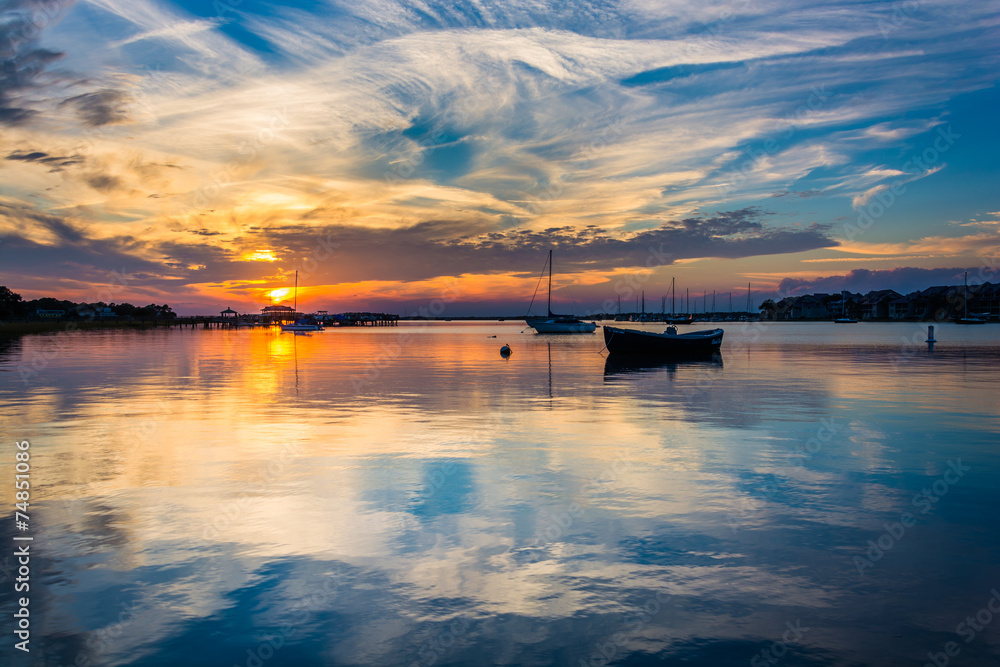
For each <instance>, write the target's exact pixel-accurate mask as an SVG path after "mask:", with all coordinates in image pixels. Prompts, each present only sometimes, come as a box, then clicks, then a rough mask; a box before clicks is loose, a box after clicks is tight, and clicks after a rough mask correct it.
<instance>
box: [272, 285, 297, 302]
mask: <svg viewBox="0 0 1000 667" xmlns="http://www.w3.org/2000/svg"><path fill="white" fill-rule="evenodd" d="M291 291H292V290H290V289H288V288H287V287H279V288H278V289H273V290H271V291H270V292H268V293H267V295H268V296H269V297H270V298H271V301H273V302H274V303H278V302H280V301H284V300H285V299H286V298H287V297H288V295H289V294H290V293H291Z"/></svg>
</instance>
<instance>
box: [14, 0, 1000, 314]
mask: <svg viewBox="0 0 1000 667" xmlns="http://www.w3.org/2000/svg"><path fill="white" fill-rule="evenodd" d="M0 7H2V18H0V52H2V57H3V60H4V68H3V70H2V72H0V137H2V145H0V148H2V153H0V157H2V158H3V159H0V284H3V285H7V286H8V287H10V288H11V289H13V290H14V291H15V292H19V293H20V294H22V295H23V296H24V297H25V298H35V297H39V296H57V297H60V298H67V299H72V300H74V301H97V300H98V299H101V300H104V301H115V302H120V301H131V302H133V303H141V304H146V303H150V302H155V303H169V304H171V305H172V306H173V307H174V309H175V310H177V311H178V312H180V313H184V314H195V313H211V312H217V311H219V310H222V309H223V308H226V307H229V306H231V307H233V308H235V309H237V310H240V311H241V312H253V311H256V310H258V309H259V308H260V307H261V306H264V305H268V304H270V303H272V302H275V301H277V300H279V298H280V297H281V296H283V295H285V296H288V297H290V294H288V293H285V292H278V293H277V295H274V296H272V291H273V290H284V289H286V288H289V287H291V285H292V281H293V279H294V272H295V270H296V269H298V271H299V282H300V289H299V295H298V297H299V305H300V306H301V307H302V308H303V309H306V310H316V309H324V310H329V311H331V312H338V311H345V310H355V309H366V310H383V311H390V312H398V313H400V314H404V315H405V314H409V313H411V312H413V311H416V310H417V309H419V308H420V307H426V306H428V305H429V304H430V303H433V300H435V299H442V300H443V301H444V302H446V303H447V306H446V312H447V313H448V314H455V315H461V314H487V313H496V314H511V315H516V314H523V313H524V311H525V309H526V307H527V302H528V300H529V299H530V298H531V295H532V292H533V290H534V289H535V285H536V282H537V281H538V276H539V272H540V271H541V269H542V266H543V264H544V262H545V257H546V253H547V250H548V249H549V248H554V249H555V265H556V266H555V268H556V287H557V289H556V291H555V294H554V300H555V301H556V304H557V307H556V308H555V309H557V310H560V311H567V312H577V313H585V312H594V311H597V310H602V309H604V307H605V306H606V305H607V304H608V303H611V302H613V301H616V300H617V297H618V296H621V297H622V300H623V301H625V302H628V301H630V300H631V301H632V302H633V305H634V299H635V296H636V294H637V291H638V290H642V289H644V290H645V292H646V303H647V308H648V309H653V308H655V309H658V308H659V299H660V296H661V295H664V294H669V286H670V280H671V277H676V280H677V286H678V289H679V290H684V289H690V290H691V291H692V293H693V294H695V293H696V294H699V295H700V294H702V292H703V291H705V290H707V291H708V292H709V293H711V291H712V290H717V291H718V292H719V293H721V294H725V293H727V292H730V291H734V290H735V291H737V293H738V294H739V295H740V296H738V297H735V298H734V300H735V301H737V303H739V304H742V303H745V300H746V293H745V291H746V285H747V283H748V282H752V283H753V285H754V290H755V295H754V299H755V303H758V304H759V303H760V300H761V299H762V298H765V297H766V296H771V295H775V294H779V292H780V294H786V293H803V292H812V291H824V292H836V291H839V290H840V289H850V290H854V291H867V290H868V289H873V288H881V287H891V288H893V289H896V290H897V291H900V292H904V293H905V292H908V291H912V290H914V289H920V288H923V287H927V286H930V285H934V284H949V283H950V284H957V283H960V282H961V280H962V272H963V271H966V270H968V271H970V281H972V280H980V281H981V280H992V281H993V282H997V281H998V280H1000V256H998V252H1000V160H998V159H997V154H998V149H1000V130H998V128H997V124H998V123H997V109H998V108H1000V88H998V86H997V73H998V72H1000V47H998V46H997V45H998V44H1000V28H998V26H1000V5H998V4H997V3H992V2H986V3H983V2H954V1H949V2H943V1H940V0H913V1H909V2H898V3H889V2H860V1H858V2H849V1H843V2H809V1H808V0H806V1H802V0H797V1H795V2H792V1H791V0H761V1H755V2H749V1H748V0H737V1H734V2H676V1H674V0H617V1H615V0H604V1H598V0H586V1H580V2H542V1H540V0H507V1H503V2H501V1H499V0H468V1H466V2H458V1H455V2H436V1H434V0H424V1H421V0H371V1H366V2H340V1H335V0H330V1H327V2H324V1H322V0H307V1H305V2H291V3H281V4H272V3H266V2H256V1H254V0H216V1H215V2H208V1H207V0H197V1H195V0H185V1H183V2H176V3H173V2H157V1H150V0H90V1H86V2H83V1H81V2H56V1H53V2H32V1H27V0H5V1H4V2H3V4H2V5H0ZM647 267H651V270H649V271H647ZM710 298H711V297H710ZM722 298H723V297H720V299H722ZM651 302H653V303H652V305H651ZM719 306H720V308H722V307H723V306H725V307H728V302H724V301H720V303H719ZM668 308H669V306H668ZM536 311H537V306H536Z"/></svg>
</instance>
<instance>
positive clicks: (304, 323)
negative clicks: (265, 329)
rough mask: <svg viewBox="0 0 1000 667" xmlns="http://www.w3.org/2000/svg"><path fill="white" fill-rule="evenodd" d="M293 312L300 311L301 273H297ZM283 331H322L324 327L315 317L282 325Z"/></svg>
mask: <svg viewBox="0 0 1000 667" xmlns="http://www.w3.org/2000/svg"><path fill="white" fill-rule="evenodd" d="M292 303H293V304H294V305H293V306H292V310H293V312H298V310H299V272H298V271H296V272H295V297H294V301H293V302H292ZM279 326H280V327H281V330H282V331H322V330H323V325H322V324H321V323H320V322H317V321H316V319H315V318H314V317H303V318H300V319H298V320H295V321H294V322H292V323H291V324H281V325H279Z"/></svg>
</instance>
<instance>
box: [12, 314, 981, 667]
mask: <svg viewBox="0 0 1000 667" xmlns="http://www.w3.org/2000/svg"><path fill="white" fill-rule="evenodd" d="M522 326H523V324H522V323H520V322H504V323H477V324H465V323H459V322H453V323H437V324H429V325H421V324H405V325H401V326H400V327H398V328H384V329H374V330H373V329H368V330H343V331H339V330H332V331H327V332H325V333H322V334H315V335H310V336H302V335H291V334H280V333H276V332H271V331H260V330H258V331H203V330H194V331H192V330H186V331H154V332H118V331H107V332H86V333H71V334H60V335H56V336H34V337H25V338H22V339H19V340H17V341H14V342H11V341H7V342H3V343H0V345H2V346H0V416H2V423H3V431H4V443H3V449H2V457H0V468H2V470H3V473H2V474H0V480H6V481H3V482H2V483H3V484H12V482H11V481H10V480H11V479H12V478H13V469H14V448H13V446H12V444H13V441H14V440H15V439H16V440H23V439H26V440H29V441H30V442H31V449H30V452H31V466H32V469H31V475H32V477H31V479H32V489H31V493H32V498H31V500H32V504H31V508H30V509H31V511H30V516H31V528H30V533H29V534H31V535H33V536H34V537H35V540H34V542H33V545H32V550H33V558H32V561H31V567H32V571H31V591H30V595H31V603H30V610H31V622H32V625H31V631H32V634H31V644H30V646H31V649H32V650H31V653H30V654H23V653H21V652H20V651H15V650H14V649H13V643H14V642H15V641H17V639H16V638H15V637H14V635H13V634H12V632H11V630H12V629H13V625H12V623H11V620H10V619H11V613H12V611H13V610H14V606H13V600H12V595H11V592H10V591H11V587H12V579H13V577H14V576H15V572H14V571H13V570H12V569H11V563H12V561H13V558H12V557H11V556H10V554H12V553H13V548H12V547H10V546H5V547H3V551H2V552H0V562H2V563H3V565H4V569H3V571H2V572H0V582H2V583H0V586H2V590H3V596H2V597H0V601H2V610H0V611H2V617H3V618H4V619H6V620H5V621H4V622H3V633H2V637H3V644H2V646H0V656H3V664H4V665H7V664H12V665H29V664H30V665H183V666H187V667H196V666H200V665H215V666H219V667H229V666H231V665H233V666H235V665H239V666H247V667H254V666H260V665H295V666H311V665H402V666H404V667H406V666H417V665H420V666H422V667H430V666H431V665H573V666H576V665H591V666H595V667H597V666H600V665H605V664H615V665H661V664H662V665H675V664H678V665H680V664H683V665H706V666H715V665H751V666H752V667H757V666H758V665H772V664H785V665H907V664H909V665H915V666H919V665H923V664H925V663H928V662H930V660H931V658H930V657H929V656H928V652H930V653H931V654H932V656H934V657H936V659H937V660H938V662H939V664H945V663H942V662H941V661H942V660H944V661H945V662H946V663H947V664H953V665H993V664H997V662H998V658H1000V614H994V613H993V612H991V611H990V610H989V607H988V604H989V603H990V600H991V596H992V595H993V593H992V592H991V591H994V589H996V590H998V591H1000V532H998V527H1000V522H998V519H997V517H998V515H1000V485H998V483H997V480H998V478H1000V448H998V440H1000V438H998V436H997V434H998V432H1000V406H998V398H997V397H998V389H1000V380H998V376H997V369H998V362H1000V327H997V326H994V325H987V326H985V327H958V326H954V325H942V326H938V327H937V338H938V340H939V341H940V342H939V343H938V345H937V346H936V349H935V350H934V352H933V354H929V353H928V351H927V349H926V345H925V344H924V343H923V340H924V338H926V336H925V334H926V327H924V326H917V325H915V324H892V325H890V324H885V325H882V324H864V323H862V324H856V325H841V326H836V325H830V324H801V325H799V324H780V325H775V324H771V325H762V326H759V327H746V326H745V325H725V326H726V341H725V343H724V344H723V354H722V359H721V360H718V361H715V362H696V363H687V364H684V363H680V364H668V365H662V366H656V367H646V368H634V367H621V366H618V365H615V364H612V363H607V362H606V361H605V358H604V356H602V355H601V354H600V352H601V349H602V347H603V341H602V340H601V336H600V334H599V333H598V334H596V335H589V336H587V335H583V336H561V337H560V336H538V335H533V334H530V333H521V328H522ZM494 335H495V336H496V338H492V337H491V336H494ZM504 343H509V344H510V345H511V347H512V348H513V350H514V353H513V356H511V357H510V359H509V360H506V361H505V360H504V359H502V358H501V357H500V355H499V352H498V351H499V348H500V346H501V345H502V344H504ZM12 495H13V494H12V492H8V491H6V490H5V491H4V492H3V496H4V497H5V498H10V497H11V496H12ZM12 519H13V517H8V518H7V519H5V520H4V521H3V522H2V524H0V543H2V544H6V545H12V544H15V543H14V542H13V541H12V539H11V538H12V537H13V535H14V534H21V535H23V534H24V533H17V531H16V530H15V528H14V524H13V520H12ZM5 559H6V560H5ZM992 604H993V608H994V609H996V610H1000V594H998V598H997V601H995V602H993V603H992ZM977 614H978V620H976V617H977ZM970 616H971V617H972V619H971V621H972V623H973V625H969V624H967V623H965V619H966V618H967V617H970ZM994 616H996V620H994ZM987 617H988V618H987ZM963 623H965V624H964V625H960V624H963ZM973 628H978V630H977V629H973ZM948 642H955V644H954V645H948ZM946 647H947V648H949V649H951V650H952V653H953V654H954V652H955V651H956V650H957V651H958V653H957V655H953V656H948V655H946V654H945V651H946ZM938 654H939V655H938Z"/></svg>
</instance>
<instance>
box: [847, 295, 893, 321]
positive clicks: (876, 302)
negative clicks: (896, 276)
mask: <svg viewBox="0 0 1000 667" xmlns="http://www.w3.org/2000/svg"><path fill="white" fill-rule="evenodd" d="M901 296H903V295H902V294H900V293H899V292H897V291H896V290H892V289H882V290H872V291H871V292H868V294H865V295H864V296H863V297H862V298H861V304H860V305H859V308H858V312H859V314H860V315H861V319H863V320H884V319H888V317H889V302H891V301H894V300H896V299H898V298H900V297H901Z"/></svg>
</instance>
